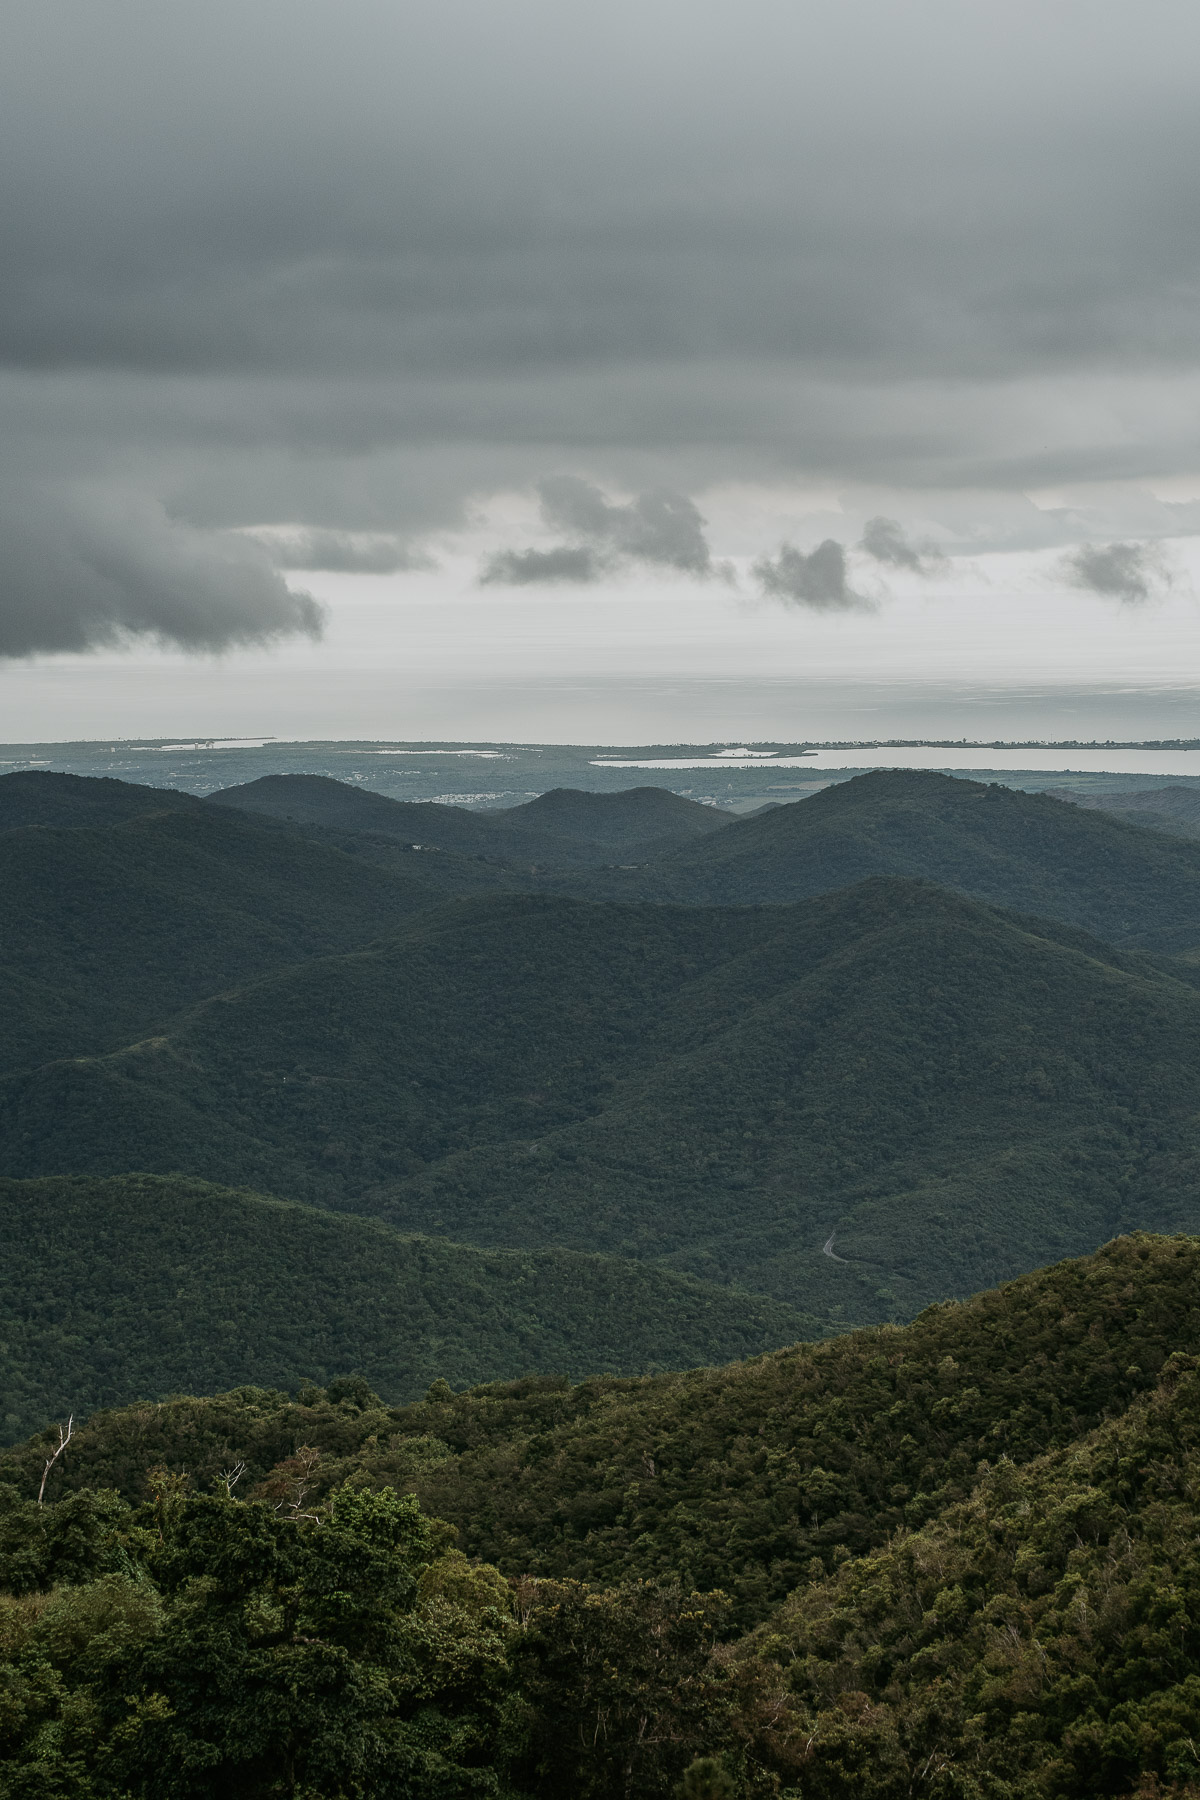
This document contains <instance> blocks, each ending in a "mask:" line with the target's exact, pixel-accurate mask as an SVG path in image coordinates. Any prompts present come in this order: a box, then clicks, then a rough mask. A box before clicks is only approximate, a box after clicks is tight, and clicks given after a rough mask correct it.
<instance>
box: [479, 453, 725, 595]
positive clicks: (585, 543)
mask: <svg viewBox="0 0 1200 1800" xmlns="http://www.w3.org/2000/svg"><path fill="white" fill-rule="evenodd" d="M537 491H538V499H539V502H540V504H541V512H542V517H543V519H544V520H545V521H546V524H547V525H548V526H550V528H551V529H552V530H554V531H561V532H563V533H565V534H566V535H567V536H569V537H571V538H573V539H574V542H573V543H570V544H557V545H555V546H554V548H553V549H550V550H502V551H499V552H498V553H497V554H496V555H495V556H492V557H490V558H489V559H488V561H487V562H486V563H485V564H484V567H483V572H482V574H481V575H480V580H481V581H482V582H485V583H504V584H507V585H509V586H513V587H524V586H527V585H528V584H529V583H531V582H539V581H546V582H550V581H566V582H594V581H599V580H601V579H602V577H604V576H605V575H610V574H614V573H616V572H618V571H619V570H620V569H621V568H622V567H626V566H628V565H629V564H631V563H641V564H643V565H648V566H649V567H651V568H654V567H657V568H663V569H675V570H677V571H678V572H679V573H680V574H685V575H699V576H708V575H712V574H714V573H717V572H718V571H716V570H714V566H713V560H712V556H711V554H710V552H709V548H708V543H707V541H706V539H705V536H704V519H703V517H702V515H701V513H700V511H699V508H698V507H697V506H696V504H695V502H694V501H692V500H689V499H688V497H687V495H686V494H673V493H670V492H669V491H667V490H664V489H659V490H658V491H656V492H652V493H647V494H638V495H636V496H635V498H634V499H632V500H629V501H625V502H614V501H612V500H609V499H608V498H607V497H606V495H605V494H604V492H603V490H602V489H601V488H598V487H597V486H596V484H595V483H594V482H591V481H584V480H583V479H582V477H580V476H578V475H551V476H547V477H546V478H545V480H543V481H540V482H539V483H538V484H537Z"/></svg>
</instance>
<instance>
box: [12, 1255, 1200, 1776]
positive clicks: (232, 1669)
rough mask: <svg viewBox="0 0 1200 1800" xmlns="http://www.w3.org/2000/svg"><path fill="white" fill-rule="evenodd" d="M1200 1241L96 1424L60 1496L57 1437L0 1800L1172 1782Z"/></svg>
mask: <svg viewBox="0 0 1200 1800" xmlns="http://www.w3.org/2000/svg"><path fill="white" fill-rule="evenodd" d="M1198 1254H1200V1250H1198V1246H1197V1244H1196V1242H1195V1241H1194V1240H1184V1239H1175V1240H1162V1239H1158V1240H1155V1239H1152V1238H1132V1239H1127V1240H1122V1241H1120V1242H1117V1243H1114V1244H1112V1245H1110V1246H1108V1247H1107V1248H1106V1249H1105V1250H1104V1251H1103V1252H1102V1253H1101V1254H1099V1255H1097V1256H1094V1257H1092V1258H1089V1259H1086V1260H1085V1261H1083V1262H1080V1263H1076V1264H1068V1265H1064V1266H1061V1267H1058V1268H1054V1269H1049V1270H1045V1271H1043V1272H1041V1273H1039V1274H1038V1275H1035V1276H1032V1277H1027V1278H1025V1279H1023V1280H1021V1281H1018V1282H1015V1283H1013V1284H1011V1285H1010V1286H1008V1287H1006V1288H1004V1289H1002V1290H1001V1291H999V1292H997V1293H991V1294H986V1295H981V1296H979V1297H978V1298H977V1299H976V1300H974V1301H972V1302H971V1303H969V1304H967V1305H964V1306H946V1307H940V1308H936V1309H934V1310H932V1311H931V1312H930V1313H929V1314H927V1315H925V1316H924V1317H922V1318H921V1319H919V1320H918V1321H916V1322H915V1323H914V1325H912V1326H911V1327H909V1328H907V1329H904V1330H894V1329H893V1330H875V1331H871V1332H862V1333H859V1334H856V1335H855V1336H854V1337H852V1338H842V1339H838V1340H834V1341H832V1342H830V1343H827V1344H823V1345H818V1346H808V1347H804V1346H801V1347H799V1348H797V1349H794V1350H789V1351H785V1352H782V1353H778V1354H772V1355H769V1356H766V1357H762V1358H759V1359H756V1360H755V1361H753V1362H750V1363H747V1364H741V1365H736V1366H734V1367H732V1368H728V1369H722V1370H713V1369H710V1370H696V1371H693V1372H691V1373H688V1374H681V1375H674V1376H661V1377H651V1378H647V1379H643V1380H639V1381H620V1380H616V1379H607V1380H604V1379H601V1380H590V1381H587V1382H584V1383H582V1384H581V1385H579V1386H578V1387H575V1388H571V1387H569V1386H568V1385H566V1384H565V1383H562V1382H554V1381H547V1380H545V1379H543V1380H526V1381H523V1382H517V1383H507V1384H500V1385H491V1386H486V1387H483V1388H480V1389H477V1390H474V1391H472V1392H468V1393H463V1394H458V1395H455V1394H454V1393H452V1391H451V1390H450V1388H449V1387H448V1386H447V1385H446V1384H445V1383H444V1382H435V1383H434V1384H433V1386H432V1387H431V1389H430V1391H429V1393H428V1395H427V1397H426V1398H425V1399H424V1400H423V1401H421V1402H418V1403H416V1404H414V1405H412V1406H409V1407H398V1408H397V1407H393V1408H388V1407H386V1406H384V1405H383V1404H382V1402H380V1400H379V1399H378V1398H377V1397H376V1396H375V1395H374V1394H372V1393H371V1391H370V1389H369V1386H368V1384H367V1383H366V1382H365V1381H364V1380H362V1379H361V1378H358V1377H351V1378H344V1379H340V1380H335V1381H333V1382H330V1383H329V1384H328V1386H327V1387H326V1388H325V1389H324V1390H321V1389H318V1388H316V1387H309V1388H307V1389H305V1390H304V1391H303V1392H302V1393H301V1394H300V1396H299V1397H298V1398H297V1399H294V1400H293V1399H290V1398H289V1397H288V1396H287V1395H285V1394H282V1393H278V1392H270V1391H268V1390H264V1389H260V1388H242V1389H239V1390H236V1391H234V1392H232V1393H226V1394H221V1395H217V1396H214V1397H212V1398H210V1399H187V1398H179V1399H175V1400H170V1401H167V1402H165V1403H163V1404H160V1405H142V1406H137V1407H130V1408H125V1409H119V1410H116V1411H112V1412H107V1413H101V1414H98V1415H96V1416H95V1417H94V1418H92V1419H91V1420H89V1421H88V1422H87V1423H86V1424H85V1425H84V1426H83V1427H82V1428H81V1429H80V1430H79V1431H77V1433H76V1434H75V1436H74V1437H73V1438H72V1440H71V1442H70V1443H69V1444H68V1446H67V1448H66V1451H65V1453H64V1454H63V1455H62V1456H60V1457H58V1458H57V1459H56V1460H55V1462H54V1464H53V1466H52V1468H51V1469H50V1471H49V1474H48V1476H47V1477H46V1481H47V1502H48V1503H47V1504H46V1505H45V1506H41V1505H39V1504H38V1501H37V1498H36V1496H37V1494H38V1489H39V1485H40V1484H41V1482H42V1480H43V1475H44V1472H45V1462H46V1457H47V1455H48V1454H50V1453H51V1452H52V1451H53V1450H54V1449H55V1447H56V1446H57V1443H58V1433H57V1431H56V1430H48V1431H46V1432H44V1433H40V1434H39V1435H38V1436H37V1437H36V1438H34V1439H32V1440H31V1441H30V1442H28V1443H27V1444H24V1445H20V1446H15V1447H13V1448H12V1449H11V1450H9V1451H7V1452H4V1453H0V1689H2V1691H3V1692H4V1693H5V1695H6V1698H7V1704H6V1706H5V1707H4V1708H3V1709H2V1710H0V1786H3V1787H4V1788H5V1790H6V1791H7V1790H8V1788H10V1787H11V1788H12V1790H13V1792H14V1793H21V1794H24V1793H34V1792H37V1793H40V1792H63V1793H75V1792H82V1793H90V1794H99V1795H103V1796H105V1797H106V1800H107V1797H108V1796H109V1795H111V1796H112V1800H117V1795H118V1794H119V1795H120V1796H121V1797H122V1800H152V1796H154V1795H157V1794H160V1793H171V1794H172V1795H173V1794H175V1793H176V1792H180V1791H184V1790H186V1791H187V1792H188V1793H189V1794H193V1795H194V1796H195V1797H196V1800H218V1796H220V1797H221V1800H225V1796H227V1795H229V1794H237V1795H244V1796H245V1800H256V1797H258V1796H261V1795H263V1794H264V1793H266V1792H268V1791H274V1789H275V1788H276V1787H277V1786H278V1782H277V1779H276V1772H277V1770H278V1769H279V1767H281V1766H285V1765H286V1778H287V1781H288V1782H289V1783H290V1784H291V1785H292V1786H293V1787H296V1786H298V1784H299V1781H300V1780H301V1779H303V1780H304V1781H305V1782H306V1783H307V1784H308V1785H309V1786H311V1787H312V1788H313V1791H320V1792H322V1793H324V1792H337V1793H339V1794H346V1795H349V1794H351V1793H354V1792H366V1791H376V1790H377V1789H380V1788H381V1787H383V1788H385V1789H386V1791H390V1792H395V1793H396V1794H397V1796H399V1795H406V1794H416V1793H420V1794H421V1795H425V1794H426V1793H441V1794H445V1795H447V1796H450V1795H453V1796H457V1797H460V1800H466V1796H468V1795H473V1796H485V1795H492V1796H495V1797H497V1800H498V1797H499V1796H505V1797H506V1800H521V1797H522V1796H525V1797H527V1800H561V1796H563V1795H565V1794H570V1795H572V1796H579V1800H661V1797H662V1796H664V1795H667V1794H672V1793H674V1794H675V1795H676V1796H677V1797H678V1800H781V1797H782V1796H787V1795H792V1796H807V1797H811V1800H912V1796H913V1795H914V1794H928V1795H930V1796H931V1797H932V1800H1097V1797H1098V1796H1108V1797H1110V1800H1151V1797H1153V1800H1195V1795H1196V1792H1197V1777H1198V1775H1200V1754H1198V1752H1197V1744H1198V1743H1200V1681H1198V1680H1197V1676H1196V1667H1197V1662H1198V1659H1200V1635H1198V1629H1197V1623H1196V1621H1197V1617H1198V1606H1197V1600H1198V1596H1200V1552H1198V1550H1197V1544H1198V1542H1200V1538H1198V1534H1197V1500H1196V1494H1197V1489H1198V1487H1200V1359H1198V1358H1197V1355H1196V1349H1197V1344H1198V1340H1200V1310H1198V1308H1197V1303H1196V1293H1197V1275H1198V1274H1200V1265H1198V1262H1197V1257H1198ZM113 1489H116V1490H117V1491H116V1492H113V1491H111V1490H113ZM97 1490H99V1491H97ZM105 1490H108V1491H105ZM417 1495H420V1496H422V1498H423V1500H424V1505H423V1506H421V1507H418V1505H417V1504H416V1499H415V1497H416V1496H417ZM434 1507H436V1509H437V1511H438V1512H440V1513H441V1514H442V1516H443V1517H444V1518H445V1519H447V1520H448V1521H449V1530H450V1532H451V1533H455V1534H456V1535H457V1537H458V1540H459V1544H460V1545H461V1546H462V1548H456V1547H454V1545H453V1543H452V1542H448V1541H447V1529H446V1527H445V1526H444V1525H442V1524H440V1523H432V1522H430V1520H429V1516H428V1515H429V1511H430V1509H431V1508H434ZM463 1549H465V1550H466V1552H467V1554H466V1555H464V1554H463ZM480 1550H484V1551H485V1552H486V1553H488V1554H490V1555H492V1556H493V1557H494V1558H495V1562H496V1565H497V1566H492V1565H490V1564H488V1563H486V1562H483V1563H481V1562H479V1561H477V1560H476V1555H477V1553H478V1552H479V1551H480ZM696 1574H699V1575H700V1576H701V1578H702V1579H711V1578H712V1577H713V1576H715V1577H716V1578H718V1579H719V1580H720V1581H721V1584H722V1587H723V1588H724V1589H726V1590H727V1591H726V1592H724V1593H722V1592H720V1591H715V1592H714V1591H711V1590H710V1591H697V1590H696V1589H695V1588H693V1587H692V1586H691V1581H692V1579H693V1577H694V1576H695V1575H696ZM505 1576H507V1581H506V1580H505V1579H504V1577H505ZM581 1576H582V1577H583V1579H580V1577H581ZM748 1622H749V1623H750V1625H751V1629H750V1630H749V1632H748V1634H745V1635H739V1633H745V1632H746V1625H747V1623H748ZM722 1640H723V1641H722ZM118 1779H119V1782H120V1785H119V1786H114V1783H115V1782H116V1781H118Z"/></svg>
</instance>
